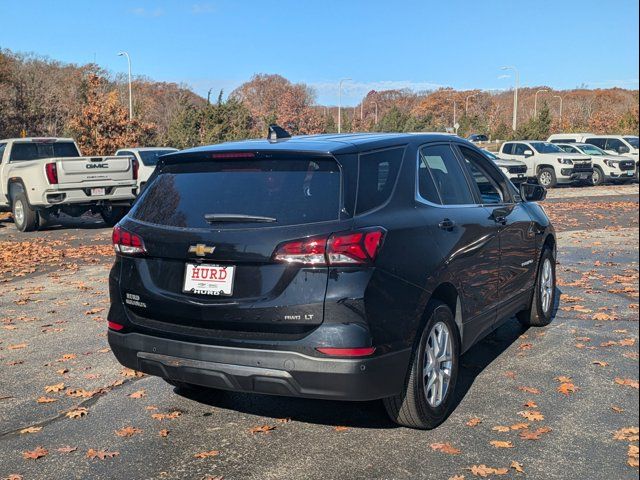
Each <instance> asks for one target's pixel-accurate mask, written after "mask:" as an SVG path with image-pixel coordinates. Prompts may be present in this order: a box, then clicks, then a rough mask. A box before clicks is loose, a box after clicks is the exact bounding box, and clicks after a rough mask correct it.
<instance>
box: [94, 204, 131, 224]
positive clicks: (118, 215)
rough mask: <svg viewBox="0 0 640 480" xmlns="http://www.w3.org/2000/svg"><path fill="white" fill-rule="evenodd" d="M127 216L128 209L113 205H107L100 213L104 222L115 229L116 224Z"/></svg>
mask: <svg viewBox="0 0 640 480" xmlns="http://www.w3.org/2000/svg"><path fill="white" fill-rule="evenodd" d="M126 214H127V208H126V207H114V206H113V205H106V206H104V207H102V210H101V211H100V216H101V217H102V220H104V223H106V224H107V226H109V227H113V226H114V225H115V224H116V223H118V222H119V221H120V220H122V217H124V216H125V215H126Z"/></svg>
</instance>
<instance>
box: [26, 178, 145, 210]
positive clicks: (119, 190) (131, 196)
mask: <svg viewBox="0 0 640 480" xmlns="http://www.w3.org/2000/svg"><path fill="white" fill-rule="evenodd" d="M92 188H104V189H105V195H91V193H92V192H91V189H92ZM136 190H137V184H136V182H135V181H125V182H118V183H117V184H113V183H111V184H106V185H104V184H103V185H100V184H94V185H60V186H58V187H56V188H47V189H44V190H41V191H40V192H34V193H35V195H30V197H34V198H33V199H32V198H30V199H29V200H30V203H31V204H32V205H34V206H40V207H53V206H56V205H68V204H96V203H101V202H102V203H104V202H109V203H113V202H118V203H120V202H122V203H127V204H129V205H130V204H131V203H133V201H134V200H135V198H136V195H135V193H136Z"/></svg>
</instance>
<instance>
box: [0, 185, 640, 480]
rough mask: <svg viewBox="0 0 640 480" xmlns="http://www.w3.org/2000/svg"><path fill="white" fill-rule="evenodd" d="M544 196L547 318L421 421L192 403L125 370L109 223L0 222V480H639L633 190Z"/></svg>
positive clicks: (232, 400)
mask: <svg viewBox="0 0 640 480" xmlns="http://www.w3.org/2000/svg"><path fill="white" fill-rule="evenodd" d="M544 205H545V208H546V209H547V211H548V212H549V214H550V215H551V216H552V218H553V219H554V222H555V224H556V228H557V230H558V232H559V265H558V274H559V284H558V288H559V289H560V291H561V293H562V296H561V302H560V304H559V306H558V310H557V316H556V318H555V320H554V321H553V323H552V324H551V325H550V326H549V327H546V328H543V329H530V330H525V329H523V328H521V327H520V325H519V323H518V322H517V321H516V320H514V319H512V320H511V321H509V322H508V323H507V324H506V325H504V326H503V327H501V328H500V329H499V330H498V331H497V332H495V333H494V334H492V335H490V336H489V337H487V338H486V339H485V340H484V341H482V342H481V343H480V344H478V345H477V346H475V347H474V348H473V349H472V350H470V351H469V352H468V353H467V354H465V355H464V357H463V358H462V367H463V370H462V373H461V379H460V380H459V385H458V389H457V392H456V395H457V398H458V405H457V407H456V409H455V411H454V412H453V414H452V415H451V417H450V418H449V419H448V420H447V421H446V423H445V424H444V425H442V426H441V427H439V428H437V429H435V430H432V431H415V430H409V429H406V428H399V427H397V426H395V425H394V424H392V423H391V422H390V421H389V420H387V417H386V414H385V412H384V409H383V407H382V405H381V403H380V402H368V403H339V402H327V401H313V400H302V399H289V398H280V397H269V396H261V395H249V394H236V393H228V392H211V393H210V394H206V395H202V396H198V397H193V396H189V395H187V394H185V393H182V392H177V391H175V390H174V388H173V387H170V386H169V385H168V384H166V383H164V382H163V381H162V380H160V379H158V378H153V377H147V376H139V375H138V374H136V372H133V371H130V370H126V369H124V368H122V367H121V366H120V365H119V364H118V363H117V362H116V361H115V359H114V357H113V356H112V354H111V352H110V351H109V348H108V345H107V342H106V336H105V331H106V321H105V316H106V309H107V307H108V298H107V273H108V269H109V267H110V262H111V256H112V253H111V247H110V229H107V228H104V226H103V224H102V223H101V222H100V221H99V220H98V219H95V218H89V217H85V218H82V219H80V220H74V219H63V220H62V222H61V224H58V225H50V226H48V227H46V228H45V229H44V230H43V231H40V232H36V233H33V234H22V233H20V232H17V231H16V230H15V228H14V226H13V224H12V223H11V221H10V220H8V219H7V218H6V216H4V217H3V216H2V214H0V451H2V452H3V453H2V455H0V478H13V479H19V478H24V479H45V478H79V479H84V478H161V479H164V478H166V479H178V478H179V479H183V478H185V479H213V478H224V479H236V478H250V479H275V478H278V479H291V478H311V479H321V478H322V479H326V478H353V479H371V478H389V479H415V478H426V479H444V480H447V479H449V478H455V479H458V480H459V479H462V478H466V479H471V478H482V477H483V476H484V477H486V478H536V479H547V478H548V479H594V480H595V479H633V478H637V477H638V469H637V462H638V457H637V452H638V450H637V447H638V424H639V420H638V416H639V414H638V407H639V402H638V186H637V185H632V186H624V187H595V188H563V189H558V190H554V191H552V192H551V193H550V195H549V199H548V200H547V201H546V202H545V204H544ZM633 464H635V465H636V466H635V467H634V466H633ZM12 475H13V476H12Z"/></svg>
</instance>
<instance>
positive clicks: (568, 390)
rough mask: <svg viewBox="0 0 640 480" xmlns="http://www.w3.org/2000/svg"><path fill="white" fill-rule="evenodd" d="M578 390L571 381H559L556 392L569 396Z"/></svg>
mask: <svg viewBox="0 0 640 480" xmlns="http://www.w3.org/2000/svg"><path fill="white" fill-rule="evenodd" d="M577 391H578V387H576V386H575V385H574V384H573V383H568V382H567V383H561V384H560V385H558V392H559V393H561V394H562V395H565V396H567V397H568V396H569V395H571V394H572V393H576V392H577Z"/></svg>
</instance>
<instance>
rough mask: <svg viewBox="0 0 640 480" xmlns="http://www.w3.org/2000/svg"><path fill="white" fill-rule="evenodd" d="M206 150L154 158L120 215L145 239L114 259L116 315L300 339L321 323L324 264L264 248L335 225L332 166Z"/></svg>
mask: <svg viewBox="0 0 640 480" xmlns="http://www.w3.org/2000/svg"><path fill="white" fill-rule="evenodd" d="M216 155H218V156H221V158H211V154H209V158H208V159H204V160H202V159H200V160H193V159H192V160H184V161H178V162H175V163H170V164H168V165H161V167H160V170H159V171H158V172H157V174H156V175H155V178H153V179H152V181H151V182H150V184H149V185H148V187H147V189H146V190H145V192H144V193H143V195H142V196H141V197H140V198H139V200H138V202H137V203H136V205H135V206H134V208H133V210H132V211H131V212H130V214H129V215H128V216H127V217H126V218H125V220H124V221H123V222H121V227H122V229H124V230H125V231H128V232H130V233H132V234H135V235H139V236H140V237H141V239H142V241H143V242H144V246H145V249H146V254H145V255H144V256H141V257H137V258H136V257H126V256H123V257H122V269H121V279H120V288H121V292H120V293H121V296H122V299H123V302H124V304H125V308H126V310H127V313H128V317H129V319H130V321H131V322H132V323H134V324H136V325H138V326H140V327H143V328H146V329H151V330H154V331H155V332H167V333H172V334H178V335H189V336H195V337H200V338H207V337H210V338H215V339H217V340H220V339H224V338H228V339H230V340H234V339H235V340H251V339H253V340H266V339H270V340H274V339H280V340H290V339H296V338H301V337H302V336H304V335H306V334H307V333H308V332H309V331H311V330H312V329H314V328H315V327H317V326H318V325H319V324H320V323H322V321H323V310H324V297H325V293H326V286H327V279H328V268H327V267H326V266H302V265H299V264H292V263H280V262H275V261H274V260H273V256H274V252H275V251H276V249H277V248H278V247H279V246H280V245H282V244H283V243H286V242H290V241H292V240H296V239H301V238H305V237H308V236H312V235H313V236H315V235H326V236H327V237H328V236H329V234H330V233H331V232H334V231H336V230H338V229H339V225H340V224H342V225H343V227H342V228H345V227H344V223H343V222H341V216H343V217H344V214H343V213H341V205H342V180H341V179H342V175H341V171H340V166H339V165H338V163H337V162H336V160H335V159H334V158H333V157H330V156H316V155H306V154H299V153H298V154H295V155H292V154H284V153H282V154H275V155H274V154H273V153H269V154H268V155H260V154H256V155H254V154H239V158H229V157H228V156H226V155H231V154H216ZM242 155H245V158H243V156H242Z"/></svg>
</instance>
